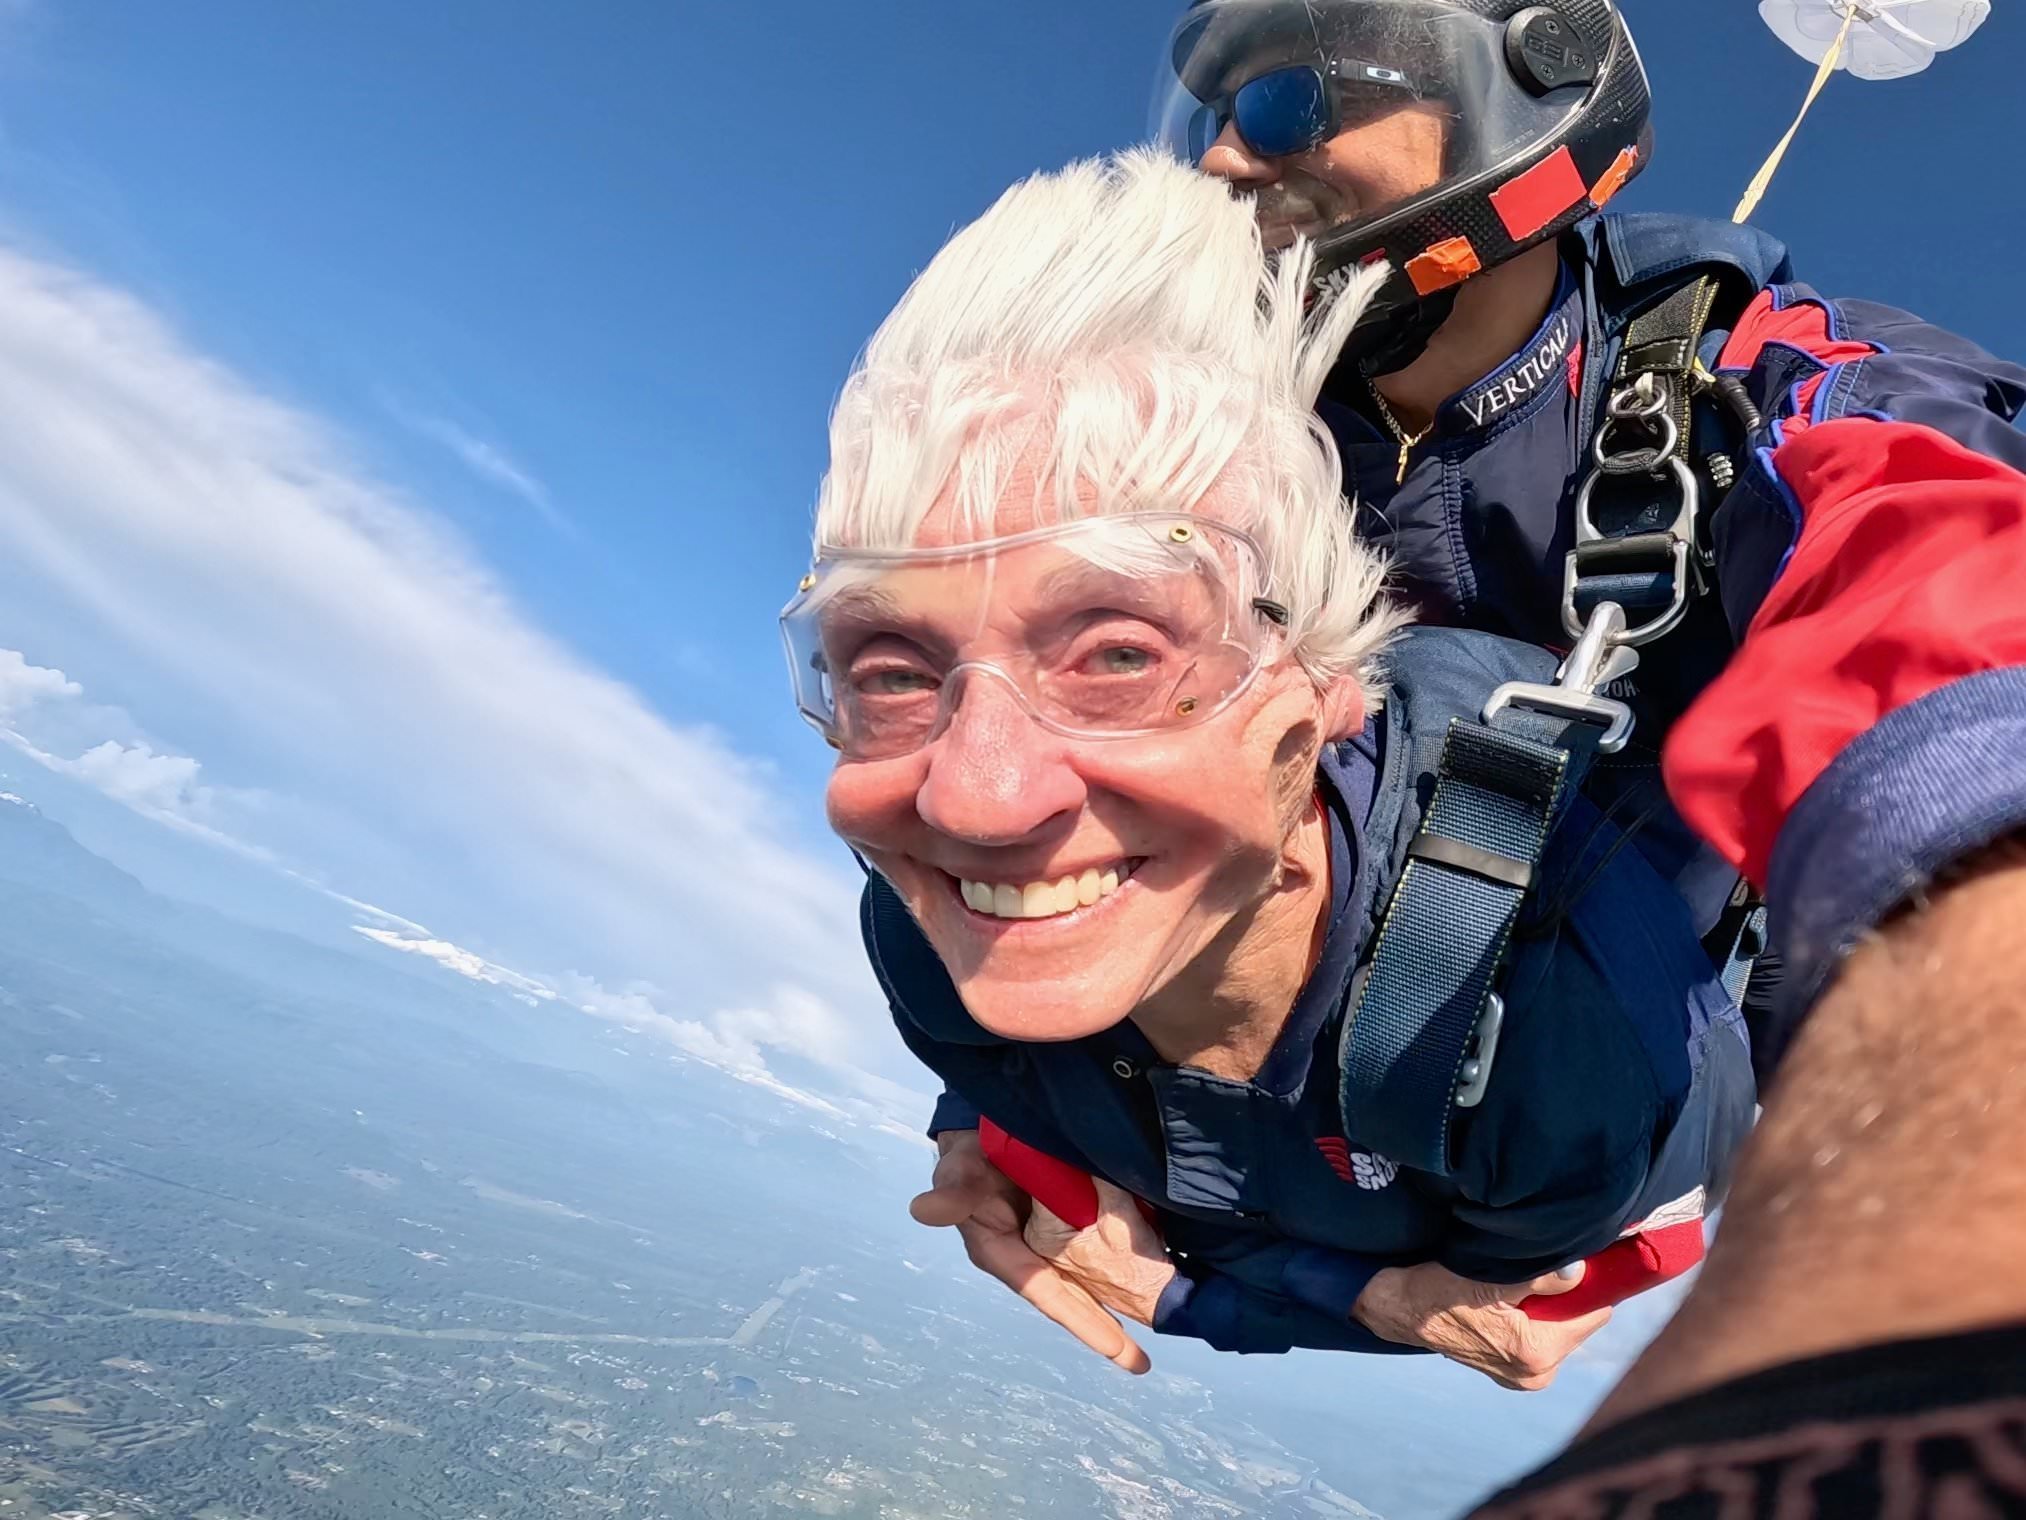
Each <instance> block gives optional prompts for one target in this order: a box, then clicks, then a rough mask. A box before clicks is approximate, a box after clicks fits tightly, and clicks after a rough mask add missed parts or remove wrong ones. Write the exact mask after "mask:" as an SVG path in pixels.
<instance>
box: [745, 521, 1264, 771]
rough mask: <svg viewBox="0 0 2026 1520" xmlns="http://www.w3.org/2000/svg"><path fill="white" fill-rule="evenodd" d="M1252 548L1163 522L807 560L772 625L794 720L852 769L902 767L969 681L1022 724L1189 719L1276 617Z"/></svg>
mask: <svg viewBox="0 0 2026 1520" xmlns="http://www.w3.org/2000/svg"><path fill="white" fill-rule="evenodd" d="M1263 568H1264V566H1263V561H1262V559H1261V555H1260V551H1259V548H1258V546H1257V545H1256V544H1255V543H1254V542H1253V541H1252V539H1250V538H1249V537H1247V536H1246V535H1245V534H1244V533H1242V532H1240V531H1238V530H1237V529H1234V528H1231V527H1227V526H1225V525H1224V524H1222V523H1217V522H1213V521H1211V520H1209V519H1207V518H1201V517H1194V516H1190V515H1187V514H1177V513H1171V512H1168V513H1131V514H1123V515H1119V516H1111V517H1093V518H1086V519H1082V520H1079V521H1076V522H1071V523H1066V524H1062V525H1060V526H1056V527H1049V528H1040V529H1036V530H1033V531H1031V532H1027V533H1016V534H1013V535H1010V536H1008V537H1004V538H994V539H987V540H984V541H981V542H978V543H970V544H960V545H956V546H953V547H950V548H936V549H905V550H869V549H824V550H821V551H820V552H819V555H818V558H817V562H816V567H815V569H813V570H812V571H811V572H810V573H809V575H808V576H807V577H806V578H805V579H804V580H803V582H802V586H801V590H800V592H799V593H798V594H797V596H796V597H795V599H794V600H793V601H792V602H790V603H789V604H788V605H787V607H786V608H784V609H783V610H782V613H781V636H782V640H783V642H784V644H785V645H786V647H787V653H788V668H789V671H790V674H791V676H792V679H793V681H794V685H795V702H796V705H797V706H798V707H799V708H800V709H801V711H802V715H803V716H804V717H805V718H807V719H808V720H809V722H810V723H811V724H813V725H814V726H815V727H816V729H817V730H818V731H819V732H821V733H822V734H823V736H824V737H825V738H826V739H828V740H829V741H830V742H831V744H833V745H834V746H835V747H836V748H838V749H839V750H842V751H843V752H844V753H845V754H846V755H848V756H850V757H852V758H853V759H867V760H872V759H885V758H890V757H892V756H896V755H905V754H909V753H912V752H913V751H915V750H918V749H920V748H922V747H923V746H924V745H926V744H929V743H930V742H932V741H933V740H934V739H935V738H936V737H937V736H938V735H939V734H941V733H942V731H943V730H944V729H945V728H946V727H947V726H948V724H949V721H950V718H951V715H952V714H953V713H954V712H955V711H956V709H957V706H958V704H959V703H960V702H961V700H962V696H963V692H964V691H965V690H966V689H967V688H968V686H969V685H970V683H971V681H972V680H973V679H974V678H990V679H994V680H997V681H999V682H1001V683H1002V684H1003V685H1004V686H1005V687H1007V688H1009V689H1010V690H1011V691H1012V693H1013V694H1014V695H1015V697H1016V698H1017V699H1018V701H1019V703H1020V705H1021V706H1022V707H1023V708H1024V709H1025V710H1026V711H1027V713H1028V715H1029V716H1030V717H1032V718H1033V719H1034V721H1035V722H1037V723H1040V724H1041V725H1043V726H1044V727H1046V728H1049V729H1053V730H1054V731H1055V732H1057V733H1060V734H1064V735H1068V736H1070V737H1074V738H1092V739H1113V738H1128V737H1132V736H1134V735H1141V734H1152V733H1161V732H1165V731H1167V730H1170V729H1176V728H1183V727H1187V726H1188V725H1190V724H1194V723H1201V722H1203V721H1204V720H1205V719H1207V718H1209V717H1211V716H1213V715H1214V714H1216V713H1217V712H1219V711H1221V710H1222V709H1223V708H1224V707H1225V706H1227V705H1228V704H1229V703H1230V702H1231V701H1232V700H1233V699H1234V698H1236V697H1237V696H1238V695H1239V693H1241V692H1243V691H1244V690H1245V688H1246V687H1247V685H1249V684H1250V683H1251V681H1252V678H1253V677H1254V676H1255V675H1257V674H1258V672H1259V670H1260V667H1261V666H1262V665H1264V664H1265V663H1266V661H1267V657H1268V654H1269V652H1270V650H1271V648H1272V646H1273V641H1274V637H1275V635H1276V633H1277V631H1278V629H1279V628H1280V627H1281V626H1284V625H1285V623H1286V621H1287V610H1286V608H1284V607H1283V606H1281V605H1280V604H1279V603H1277V602H1274V601H1270V600H1268V599H1267V598H1266V597H1264V596H1263V595H1261V594H1260V592H1261V588H1262V585H1263Z"/></svg>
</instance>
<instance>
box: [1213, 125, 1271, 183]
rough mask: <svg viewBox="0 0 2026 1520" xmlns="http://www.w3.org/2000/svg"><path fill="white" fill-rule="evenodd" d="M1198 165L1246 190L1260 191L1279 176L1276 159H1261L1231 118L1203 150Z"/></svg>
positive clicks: (1214, 175) (1214, 176)
mask: <svg viewBox="0 0 2026 1520" xmlns="http://www.w3.org/2000/svg"><path fill="white" fill-rule="evenodd" d="M1196 167H1197V168H1199V169H1201V170H1202V171H1203V172H1204V173H1205V174H1207V175H1209V176H1210V177H1211V178H1213V179H1221V180H1224V181H1226V182H1227V183H1229V184H1233V185H1237V186H1239V187H1240V188H1241V189H1246V190H1257V189H1258V188H1259V187H1260V186H1261V185H1271V184H1275V183H1277V182H1278V181H1279V179H1280V165H1279V164H1278V163H1277V162H1276V161H1275V160H1273V159H1270V158H1261V157H1260V156H1259V155H1258V154H1257V153H1254V152H1253V151H1252V149H1251V148H1249V147H1248V146H1246V142H1245V139H1244V138H1242V137H1240V136H1239V135H1238V124H1237V123H1236V122H1230V121H1227V122H1225V123H1224V130H1223V131H1222V132H1219V133H1218V134H1217V141H1215V142H1213V143H1212V144H1210V146H1209V147H1208V148H1205V149H1204V150H1203V158H1202V161H1201V162H1200V163H1198V164H1197V166H1196Z"/></svg>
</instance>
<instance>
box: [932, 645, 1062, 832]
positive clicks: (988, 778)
mask: <svg viewBox="0 0 2026 1520" xmlns="http://www.w3.org/2000/svg"><path fill="white" fill-rule="evenodd" d="M956 681H957V689H953V690H952V691H950V692H949V693H948V697H947V700H949V701H951V703H952V704H953V705H952V708H951V711H950V716H949V720H948V723H947V725H946V726H945V728H944V730H943V732H942V733H941V734H939V735H938V736H937V737H936V739H935V740H934V742H933V743H932V744H931V745H930V747H929V765H928V772H927V774H926V775H925V776H924V777H923V778H922V784H921V787H920V789H919V790H918V791H917V792H916V793H915V811H916V812H917V813H918V814H919V815H920V816H921V819H922V821H923V822H924V823H926V824H928V825H929V827H930V828H932V829H935V830H936V831H937V832H938V833H941V834H945V835H948V836H949V837H950V838H952V839H961V840H963V841H965V842H966V843H968V844H981V845H995V844H1012V843H1015V842H1017V841H1019V840H1023V839H1026V838H1029V837H1030V836H1032V835H1033V834H1034V833H1035V832H1036V831H1038V830H1039V829H1041V828H1042V827H1043V826H1044V825H1046V824H1047V823H1048V822H1049V820H1051V819H1053V818H1057V817H1060V816H1062V815H1064V814H1069V815H1072V816H1073V815H1074V814H1076V813H1077V812H1078V811H1080V810H1081V808H1082V807H1083V800H1084V794H1085V788H1084V784H1083V780H1082V778H1081V777H1080V776H1078V775H1077V773H1076V771H1075V769H1074V768H1073V767H1072V766H1071V765H1070V764H1069V760H1068V753H1067V747H1066V745H1065V743H1064V741H1063V739H1062V737H1061V736H1060V735H1058V734H1054V733H1051V732H1049V730H1047V729H1045V728H1043V727H1042V726H1041V725H1040V724H1039V723H1037V722H1035V720H1034V718H1033V716H1032V715H1031V714H1030V713H1029V712H1028V711H1027V709H1026V708H1025V707H1024V706H1023V705H1022V704H1021V701H1020V698H1019V695H1018V694H1017V693H1016V692H1015V691H1014V690H1013V688H1012V687H1011V686H1010V685H1009V684H1008V683H1007V682H1006V681H1005V680H1004V679H1003V678H1002V677H999V676H996V675H993V674H989V673H979V672H973V671H959V672H957V674H956Z"/></svg>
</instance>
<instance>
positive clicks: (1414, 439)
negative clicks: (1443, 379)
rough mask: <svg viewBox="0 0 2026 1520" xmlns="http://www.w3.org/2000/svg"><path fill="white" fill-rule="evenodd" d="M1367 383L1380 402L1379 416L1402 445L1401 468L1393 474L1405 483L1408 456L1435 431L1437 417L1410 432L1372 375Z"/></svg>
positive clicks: (1396, 480) (1395, 440)
mask: <svg viewBox="0 0 2026 1520" xmlns="http://www.w3.org/2000/svg"><path fill="white" fill-rule="evenodd" d="M1365 384H1366V386H1367V387H1368V388H1369V389H1370V390H1371V392H1372V400H1373V401H1375V402H1377V403H1378V406H1379V416H1380V417H1381V418H1383V419H1384V420H1385V423H1386V427H1387V429H1388V430H1389V431H1390V432H1391V433H1392V435H1393V441H1394V442H1395V443H1397V444H1399V445H1400V468H1399V470H1398V471H1397V472H1395V474H1394V476H1393V484H1394V485H1396V486H1397V485H1404V484H1405V483H1406V480H1407V456H1408V455H1409V454H1411V453H1413V451H1414V450H1415V449H1416V448H1418V447H1419V446H1420V444H1421V441H1422V440H1423V439H1425V438H1426V437H1427V436H1428V435H1429V434H1430V433H1432V432H1434V431H1435V419H1434V418H1432V417H1431V418H1429V419H1428V426H1426V427H1425V428H1423V429H1421V431H1420V432H1418V433H1413V434H1410V433H1408V431H1407V430H1406V429H1405V428H1404V427H1402V426H1400V419H1399V418H1398V417H1395V416H1394V415H1393V409H1392V408H1391V407H1390V406H1388V405H1386V398H1385V397H1384V396H1382V395H1380V394H1379V387H1378V385H1377V384H1375V383H1374V382H1373V381H1372V379H1371V377H1370V376H1367V377H1366V379H1365Z"/></svg>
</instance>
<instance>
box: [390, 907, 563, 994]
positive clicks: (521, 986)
mask: <svg viewBox="0 0 2026 1520" xmlns="http://www.w3.org/2000/svg"><path fill="white" fill-rule="evenodd" d="M417 927H418V928H419V927H420V926H419V925H418V926H417ZM352 932H353V933H355V934H362V935H364V936H365V937H366V938H367V939H369V940H372V941H373V942H374V943H375V944H378V945H385V946H386V947H387V948H388V949H389V950H399V951H402V952H403V953H404V954H408V955H419V956H421V957H422V958H423V959H424V960H431V961H435V962H436V963H437V965H439V966H442V967H444V968H445V969H446V970H450V971H455V972H456V973H457V974H458V975H459V976H463V977H469V978H470V979H471V980H472V981H474V982H489V983H490V984H492V985H493V986H495V987H509V988H512V989H513V990H514V991H515V992H522V993H526V994H527V995H528V996H529V997H532V998H534V999H536V1000H537V1001H539V1002H550V1001H553V1000H554V998H555V996H556V994H555V992H554V991H553V990H551V989H550V988H549V987H547V986H544V985H543V984H542V983H541V982H539V981H537V980H536V979H535V978H533V977H531V976H523V975H521V973H520V972H518V971H511V970H508V969H507V968H506V967H505V966H500V965H496V964H494V963H493V962H492V961H489V960H487V959H486V958H485V957H484V956H482V955H474V954H473V953H472V952H471V951H469V950H466V949H465V948H464V947H463V946H461V945H453V944H451V943H450V941H449V940H447V939H429V938H419V939H418V938H415V937H412V936H410V935H407V934H401V933H397V932H395V931H394V930H391V929H376V928H374V927H372V926H371V925H370V924H354V925H352ZM423 933H424V935H426V934H427V933H428V931H427V930H423Z"/></svg>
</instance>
